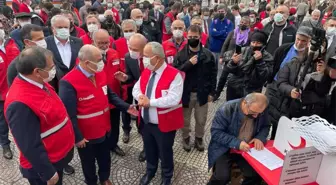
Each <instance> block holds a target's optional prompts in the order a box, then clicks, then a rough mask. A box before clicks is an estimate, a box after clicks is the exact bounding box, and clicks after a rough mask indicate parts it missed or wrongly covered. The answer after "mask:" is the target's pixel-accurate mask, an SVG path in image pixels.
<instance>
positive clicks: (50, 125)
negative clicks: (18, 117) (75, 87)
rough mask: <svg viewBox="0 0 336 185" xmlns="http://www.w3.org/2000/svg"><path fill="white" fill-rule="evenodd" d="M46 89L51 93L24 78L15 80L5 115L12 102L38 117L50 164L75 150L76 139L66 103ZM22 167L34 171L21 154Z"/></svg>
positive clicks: (47, 86)
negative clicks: (24, 107)
mask: <svg viewBox="0 0 336 185" xmlns="http://www.w3.org/2000/svg"><path fill="white" fill-rule="evenodd" d="M44 86H45V87H46V88H47V89H48V90H49V93H47V92H46V91H45V90H43V89H41V88H39V87H37V86H35V85H32V84H30V83H29V82H26V81H25V80H22V79H21V78H15V80H14V82H13V84H12V86H11V88H10V90H9V91H8V96H7V98H6V102H5V107H4V108H5V112H6V110H7V108H8V106H9V105H10V104H11V103H12V102H21V103H24V104H25V105H27V106H28V107H29V108H30V109H31V110H32V111H33V112H34V113H35V114H36V116H37V117H38V118H39V120H40V129H41V139H42V143H43V145H44V148H45V149H46V151H47V153H48V157H49V160H50V162H51V163H56V162H58V161H60V160H61V159H63V158H64V157H65V156H66V155H67V154H68V153H69V151H70V150H71V149H72V148H73V147H74V144H75V135H74V131H73V127H72V123H71V120H70V118H69V116H68V114H67V111H66V109H65V107H64V105H63V102H62V101H61V99H60V98H59V97H58V96H57V94H56V92H55V91H54V89H53V88H52V87H51V86H50V85H49V84H47V83H45V84H44ZM9 124H10V123H9ZM36 155H38V154H36ZM20 165H21V166H22V167H23V168H25V169H29V168H32V165H31V164H30V163H29V161H28V160H27V159H26V158H25V157H24V156H23V155H22V153H21V152H20Z"/></svg>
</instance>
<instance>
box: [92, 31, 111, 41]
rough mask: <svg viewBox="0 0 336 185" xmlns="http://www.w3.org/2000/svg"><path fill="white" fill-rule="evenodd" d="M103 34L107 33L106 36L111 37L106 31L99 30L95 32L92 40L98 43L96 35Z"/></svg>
mask: <svg viewBox="0 0 336 185" xmlns="http://www.w3.org/2000/svg"><path fill="white" fill-rule="evenodd" d="M101 32H104V33H106V34H107V35H108V36H109V33H108V31H106V30H105V29H99V30H97V31H95V32H93V35H92V40H93V41H96V35H97V34H101Z"/></svg>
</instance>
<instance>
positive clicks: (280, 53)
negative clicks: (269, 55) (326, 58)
mask: <svg viewBox="0 0 336 185" xmlns="http://www.w3.org/2000/svg"><path fill="white" fill-rule="evenodd" d="M311 36H312V35H311V30H310V28H309V27H306V26H301V27H300V28H299V30H298V31H297V33H296V39H295V43H288V44H283V45H282V46H280V47H279V48H278V49H277V50H275V54H274V65H273V69H272V74H271V75H270V76H269V78H268V80H267V83H268V85H267V90H266V96H267V97H268V99H269V100H270V104H269V109H270V110H269V114H270V115H269V118H270V122H271V123H272V125H273V128H276V127H277V124H278V121H279V119H280V117H281V114H279V113H280V111H278V110H279V109H280V107H279V105H280V102H281V101H282V100H281V99H279V97H280V96H278V93H279V92H278V88H277V87H276V79H277V74H278V72H279V70H280V69H281V68H282V67H283V66H284V65H285V64H286V63H288V62H290V61H291V59H292V58H294V57H297V56H299V57H301V58H303V57H304V56H306V55H307V54H308V50H307V46H308V44H309V43H310V39H311ZM275 131H276V129H273V130H272V136H271V139H274V137H275V133H276V132H275Z"/></svg>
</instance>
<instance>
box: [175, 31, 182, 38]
mask: <svg viewBox="0 0 336 185" xmlns="http://www.w3.org/2000/svg"><path fill="white" fill-rule="evenodd" d="M173 36H174V37H175V38H182V37H183V31H182V30H173Z"/></svg>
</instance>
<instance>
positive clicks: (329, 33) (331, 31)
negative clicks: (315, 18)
mask: <svg viewBox="0 0 336 185" xmlns="http://www.w3.org/2000/svg"><path fill="white" fill-rule="evenodd" d="M326 33H327V36H333V35H335V33H336V27H328V29H327V32H326Z"/></svg>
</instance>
